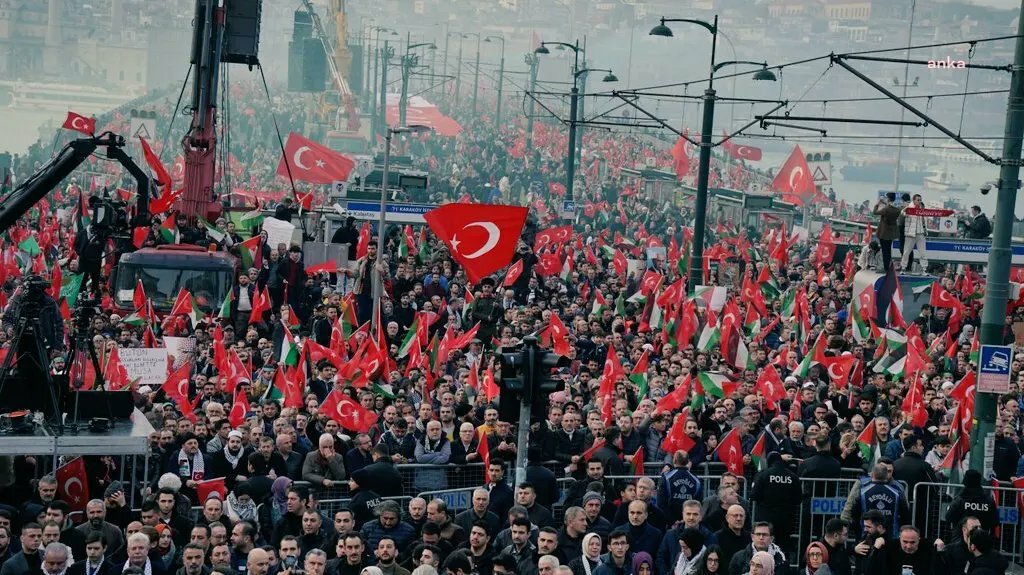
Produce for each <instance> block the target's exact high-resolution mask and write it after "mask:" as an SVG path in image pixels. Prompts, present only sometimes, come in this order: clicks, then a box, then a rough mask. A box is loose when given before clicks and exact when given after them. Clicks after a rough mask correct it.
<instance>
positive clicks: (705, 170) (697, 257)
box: [650, 14, 774, 290]
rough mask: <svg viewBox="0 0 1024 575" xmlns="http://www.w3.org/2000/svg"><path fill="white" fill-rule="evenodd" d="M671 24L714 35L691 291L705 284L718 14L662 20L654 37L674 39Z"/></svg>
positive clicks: (703, 126)
mask: <svg viewBox="0 0 1024 575" xmlns="http://www.w3.org/2000/svg"><path fill="white" fill-rule="evenodd" d="M672 22H686V23H689V24H696V25H698V26H701V27H703V28H704V29H706V30H707V31H708V32H711V66H710V75H709V76H708V87H707V89H706V90H704V98H703V100H704V117H703V119H702V120H701V126H700V158H699V162H698V167H697V201H696V206H695V209H696V218H695V222H694V225H693V256H692V257H691V258H690V275H689V279H688V281H687V288H688V289H691V290H692V289H695V287H696V286H697V285H698V284H701V283H703V281H704V272H703V269H704V266H703V262H704V226H705V221H706V219H707V211H708V175H709V173H710V170H711V135H712V131H713V130H714V123H715V90H714V87H713V86H714V79H715V72H716V71H717V70H718V69H719V68H720V67H721V66H715V48H716V47H717V45H718V15H717V14H716V15H715V18H714V20H713V21H711V22H710V23H709V22H706V21H704V20H698V19H695V18H662V19H661V22H660V23H659V24H658V25H657V26H655V27H654V28H651V32H650V35H651V36H663V37H667V38H672V37H674V36H675V34H673V33H672V29H671V28H669V27H668V26H667V24H668V23H672ZM739 63H743V62H723V63H722V65H723V66H726V65H730V64H739ZM754 64H755V65H758V66H760V65H762V64H761V63H760V62H754ZM763 72H767V73H768V74H771V72H770V71H768V70H767V69H762V70H760V71H758V72H757V75H759V76H761V78H763V79H768V78H767V76H766V75H765V74H763ZM771 75H772V78H771V79H774V74H771Z"/></svg>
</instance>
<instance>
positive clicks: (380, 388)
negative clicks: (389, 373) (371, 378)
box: [370, 382, 395, 399]
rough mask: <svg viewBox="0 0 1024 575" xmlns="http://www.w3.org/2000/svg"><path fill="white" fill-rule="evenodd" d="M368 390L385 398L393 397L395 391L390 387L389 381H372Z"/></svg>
mask: <svg viewBox="0 0 1024 575" xmlns="http://www.w3.org/2000/svg"><path fill="white" fill-rule="evenodd" d="M370 391H372V392H373V394H374V395H379V396H382V397H385V398H387V399H394V398H395V391H394V388H392V387H391V384H390V383H378V382H374V384H373V385H372V386H370Z"/></svg>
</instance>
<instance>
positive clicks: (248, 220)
mask: <svg viewBox="0 0 1024 575" xmlns="http://www.w3.org/2000/svg"><path fill="white" fill-rule="evenodd" d="M264 217H265V216H264V215H263V212H261V211H260V210H259V208H257V209H255V210H253V211H251V212H246V213H244V214H242V218H241V219H240V220H239V224H240V225H241V226H242V227H244V228H255V227H258V226H261V225H263V219H264Z"/></svg>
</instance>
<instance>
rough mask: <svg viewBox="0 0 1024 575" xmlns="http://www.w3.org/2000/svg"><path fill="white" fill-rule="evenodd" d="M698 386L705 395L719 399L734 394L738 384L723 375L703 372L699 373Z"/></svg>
mask: <svg viewBox="0 0 1024 575" xmlns="http://www.w3.org/2000/svg"><path fill="white" fill-rule="evenodd" d="M697 384H698V385H699V386H700V388H701V389H702V390H703V394H704V395H710V396H712V397H717V398H719V399H721V398H723V397H725V396H726V395H728V394H730V393H732V392H733V391H734V390H735V389H736V382H734V381H732V380H731V379H729V378H728V377H727V376H725V375H724V374H721V373H712V372H710V371H701V372H699V373H697Z"/></svg>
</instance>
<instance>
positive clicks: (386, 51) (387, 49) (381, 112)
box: [375, 38, 395, 134]
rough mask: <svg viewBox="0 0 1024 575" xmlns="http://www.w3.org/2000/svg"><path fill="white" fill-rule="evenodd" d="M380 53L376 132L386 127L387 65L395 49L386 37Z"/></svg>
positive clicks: (384, 129) (378, 132) (382, 130)
mask: <svg viewBox="0 0 1024 575" xmlns="http://www.w3.org/2000/svg"><path fill="white" fill-rule="evenodd" d="M380 55H381V63H380V93H379V94H378V99H379V100H380V102H379V104H378V109H377V130H376V132H375V133H377V134H380V133H381V132H384V131H386V130H387V127H388V121H387V112H388V65H389V64H390V63H391V58H392V57H393V56H394V55H395V49H394V48H392V47H391V46H389V45H388V40H387V39H386V38H385V39H384V48H383V49H382V50H381V52H380Z"/></svg>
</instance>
